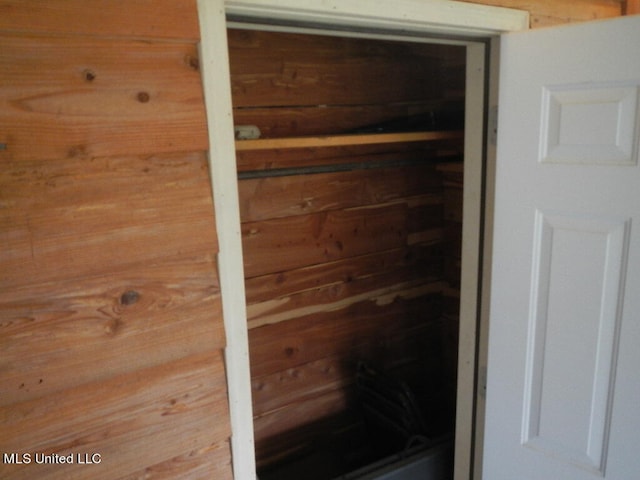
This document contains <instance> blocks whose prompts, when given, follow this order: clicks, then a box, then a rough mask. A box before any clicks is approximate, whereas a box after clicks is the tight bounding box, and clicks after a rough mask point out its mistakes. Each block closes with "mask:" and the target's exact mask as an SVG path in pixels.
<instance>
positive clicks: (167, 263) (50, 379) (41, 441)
mask: <svg viewBox="0 0 640 480" xmlns="http://www.w3.org/2000/svg"><path fill="white" fill-rule="evenodd" d="M198 38H199V32H198V21H197V12H196V5H195V2H194V1H175V0H154V1H153V2H149V1H145V0H127V1H118V0H101V1H91V2H89V1H85V0H31V1H29V2H25V1H21V0H1V1H0V76H1V80H0V246H1V247H0V311H1V312H2V313H1V319H0V431H1V433H0V454H5V455H6V454H9V455H10V454H16V455H17V456H16V457H15V458H19V459H22V458H23V457H22V455H23V454H29V455H30V459H31V463H30V464H25V465H10V464H7V459H6V457H3V459H2V460H3V461H2V462H0V477H1V478H3V479H33V478H38V479H57V478H59V479H71V478H74V479H85V478H86V479H92V480H95V479H109V480H111V479H133V478H147V479H161V478H163V479H164V478H167V479H168V478H170V479H178V478H189V479H196V478H216V479H230V478H232V473H231V467H230V453H229V445H228V438H229V435H230V427H229V420H228V412H227V409H228V407H227V405H228V402H227V396H226V380H225V373H224V365H223V358H222V349H223V347H224V332H223V324H222V319H221V308H220V296H219V291H218V280H217V276H216V250H217V246H216V232H215V226H214V219H213V205H212V196H211V191H210V183H209V173H208V168H207V161H206V155H205V151H206V149H207V146H208V145H207V136H206V120H205V112H204V105H203V98H202V87H201V82H200V74H199V71H198V53H197V42H198ZM36 454H37V455H42V454H46V455H52V454H58V455H64V456H67V455H69V454H72V455H74V456H73V457H72V458H73V459H74V463H73V464H37V459H38V457H36ZM77 454H80V455H81V459H83V460H84V458H85V457H84V455H85V454H87V455H88V456H89V458H92V457H91V456H92V455H93V454H99V455H100V463H99V464H97V465H80V464H78V458H77V457H76V456H75V455H77ZM93 458H94V459H96V460H97V458H98V457H93ZM24 459H25V460H26V459H27V457H24ZM41 459H42V457H40V460H41Z"/></svg>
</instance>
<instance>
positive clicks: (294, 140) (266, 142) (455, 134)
mask: <svg viewBox="0 0 640 480" xmlns="http://www.w3.org/2000/svg"><path fill="white" fill-rule="evenodd" d="M462 136H463V133H462V132H460V131H429V132H401V133H363V134H353V135H330V136H316V137H290V138H260V139H256V140H238V141H236V150H237V151H240V152H241V151H246V150H271V149H284V148H322V147H339V146H345V145H347V146H348V145H376V144H380V143H405V142H424V141H430V140H434V141H438V140H455V139H461V138H462Z"/></svg>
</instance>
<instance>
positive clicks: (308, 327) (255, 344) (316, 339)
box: [249, 294, 441, 376]
mask: <svg viewBox="0 0 640 480" xmlns="http://www.w3.org/2000/svg"><path fill="white" fill-rule="evenodd" d="M440 313H441V306H440V299H439V296H438V295H435V294H434V295H424V296H421V297H418V298H412V299H408V300H402V299H397V300H395V301H394V302H392V303H390V304H387V305H384V308H381V306H380V305H377V304H376V303H375V302H369V301H363V302H359V303H357V304H355V305H350V306H349V307H347V308H344V309H340V310H335V311H325V312H318V313H314V314H313V315H309V316H306V317H304V319H303V320H301V321H290V322H280V323H276V324H273V325H268V326H263V327H260V328H255V329H252V330H250V331H249V342H250V345H251V346H252V349H251V352H250V353H251V365H252V375H254V376H260V375H267V374H272V373H275V372H279V371H283V370H286V369H288V368H292V367H295V366H298V365H303V364H305V363H308V362H311V361H314V360H319V359H321V358H325V357H329V356H333V355H338V354H339V355H345V356H347V357H349V356H350V355H351V352H352V349H353V348H355V347H356V346H362V347H361V348H362V349H363V350H362V353H363V354H364V353H365V352H366V345H370V346H372V345H375V344H376V343H378V342H384V340H385V339H386V338H389V337H390V336H392V335H393V334H394V333H396V332H398V331H405V330H407V329H409V328H412V327H416V326H419V325H421V324H424V323H426V322H428V321H430V320H433V319H435V318H438V317H439V316H440ZM356 356H358V355H356Z"/></svg>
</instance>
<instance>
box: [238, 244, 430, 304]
mask: <svg viewBox="0 0 640 480" xmlns="http://www.w3.org/2000/svg"><path fill="white" fill-rule="evenodd" d="M440 261H441V247H440V246H424V245H416V246H414V247H407V248H398V249H391V250H384V251H382V252H375V253H372V254H368V255H360V256H357V257H354V258H346V259H343V260H337V261H335V262H326V263H321V264H317V265H312V266H309V267H302V268H299V269H293V270H289V271H286V272H279V273H275V274H268V275H264V276H258V277H253V278H247V279H246V280H245V288H246V298H247V304H248V305H249V306H251V305H253V304H256V303H260V302H268V301H270V300H274V299H279V298H282V297H287V296H289V295H294V294H297V293H301V292H307V291H311V290H313V289H318V288H322V287H327V286H333V285H337V284H346V283H351V282H353V281H356V280H359V279H366V278H368V277H370V276H374V275H384V274H386V273H387V272H392V271H396V270H400V269H402V270H408V271H410V272H411V274H412V275H414V276H415V277H416V278H434V277H435V278H437V277H438V276H439V274H440V273H441V263H440Z"/></svg>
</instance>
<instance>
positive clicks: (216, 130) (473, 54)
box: [198, 0, 529, 480]
mask: <svg viewBox="0 0 640 480" xmlns="http://www.w3.org/2000/svg"><path fill="white" fill-rule="evenodd" d="M198 12H199V13H198V14H199V18H200V31H201V44H200V63H201V70H202V78H203V84H204V93H205V105H206V111H207V117H208V131H209V145H210V150H209V168H210V175H211V183H212V189H213V198H214V209H215V218H216V226H217V234H218V244H219V254H218V269H219V279H220V289H221V295H222V307H223V316H224V323H225V332H226V339H227V346H226V353H225V358H226V366H227V385H228V391H229V408H230V421H231V429H232V437H231V448H232V461H233V469H234V478H235V479H236V480H254V479H255V458H254V437H253V415H252V405H251V377H250V369H249V346H248V335H247V323H246V306H245V296H244V276H243V261H242V243H241V234H240V213H239V204H238V186H237V176H236V160H235V144H234V133H233V115H232V104H231V87H230V81H229V79H230V74H229V57H228V50H227V40H226V28H227V25H228V24H227V18H229V19H230V20H233V22H235V23H236V24H242V25H247V26H248V27H250V28H275V29H279V30H282V28H283V27H287V29H288V30H289V31H291V30H296V31H300V30H304V31H315V32H317V33H318V32H324V33H325V34H326V33H332V34H336V35H337V34H340V35H350V36H352V35H358V36H367V37H371V38H390V37H393V38H405V39H407V40H412V41H426V40H427V39H428V40H429V41H432V42H433V41H437V42H441V43H454V44H458V45H465V46H467V68H466V84H467V92H466V96H465V125H466V128H465V139H464V142H465V144H464V148H465V157H464V159H465V162H464V163H465V168H464V184H465V188H464V209H463V232H462V238H463V241H462V244H463V252H462V279H461V291H462V293H461V305H460V332H459V345H458V394H457V409H456V445H455V448H456V456H455V477H454V478H455V480H463V479H465V480H466V479H468V478H470V476H471V474H472V469H473V462H474V458H473V446H474V438H473V437H474V416H475V413H474V408H475V403H476V402H475V397H476V355H477V353H476V350H477V347H476V345H477V333H478V332H477V325H478V306H479V300H480V299H479V291H480V288H479V287H480V271H481V268H482V265H481V261H482V260H481V254H480V251H479V248H478V246H479V245H481V244H482V243H481V239H482V235H483V231H482V223H481V218H482V205H483V159H484V151H483V150H484V144H485V143H484V137H485V133H484V132H485V128H484V123H485V111H486V107H485V84H486V81H485V80H486V72H485V69H486V60H485V58H486V53H487V52H486V45H487V43H486V40H487V39H488V38H490V37H495V36H497V35H499V34H501V33H504V32H507V31H515V30H524V29H526V28H528V24H529V15H528V13H527V12H524V11H519V10H512V9H506V8H498V7H489V6H485V5H477V4H470V3H464V2H456V1H430V0H418V1H416V0H393V1H391V0H226V1H225V0H198ZM485 250H486V248H485ZM484 320H485V319H483V323H484Z"/></svg>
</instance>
